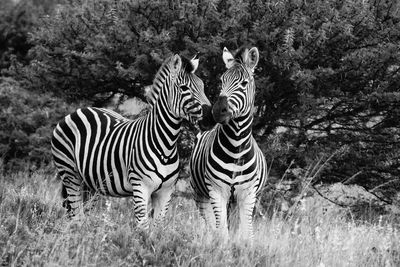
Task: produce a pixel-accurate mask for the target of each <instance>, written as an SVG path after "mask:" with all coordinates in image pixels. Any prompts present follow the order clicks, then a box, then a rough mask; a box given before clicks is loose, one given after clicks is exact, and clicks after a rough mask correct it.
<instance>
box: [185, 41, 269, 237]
mask: <svg viewBox="0 0 400 267" xmlns="http://www.w3.org/2000/svg"><path fill="white" fill-rule="evenodd" d="M258 59H259V53H258V49H257V48H256V47H253V48H251V49H247V48H242V49H240V50H239V51H238V52H237V53H236V55H235V57H234V56H233V55H232V54H231V53H230V52H229V51H228V50H227V49H226V48H224V51H223V60H224V62H225V65H226V67H227V70H226V72H225V73H224V74H223V75H222V77H221V80H222V90H221V93H220V95H219V97H218V99H217V102H216V103H215V104H214V106H213V109H212V115H213V117H214V119H215V121H216V122H218V124H217V126H216V127H214V128H213V129H212V130H211V131H208V132H204V133H202V134H200V135H198V140H197V143H196V144H195V147H194V150H193V152H192V155H191V159H190V171H191V186H192V187H193V189H194V192H195V200H196V204H197V206H198V208H199V210H200V213H201V215H202V216H203V217H204V218H205V220H206V223H207V224H213V225H215V226H216V227H217V228H218V229H221V230H222V233H223V236H224V237H227V236H228V218H227V217H228V211H229V209H228V207H229V204H234V205H232V206H231V207H233V206H235V207H237V209H238V211H239V227H240V228H239V229H240V230H241V233H242V234H243V235H244V236H247V237H250V238H251V239H252V238H253V225H252V213H253V210H254V206H255V202H256V198H257V194H258V193H259V192H260V190H261V189H262V187H263V185H264V183H265V181H266V178H267V165H266V161H265V158H264V155H263V152H262V151H261V149H260V148H259V147H258V145H257V143H256V141H255V140H254V138H253V135H252V128H251V126H252V122H253V108H254V98H255V83H254V77H253V75H254V69H255V67H256V66H257V63H258Z"/></svg>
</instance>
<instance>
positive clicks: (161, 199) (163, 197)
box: [151, 186, 174, 225]
mask: <svg viewBox="0 0 400 267" xmlns="http://www.w3.org/2000/svg"><path fill="white" fill-rule="evenodd" d="M173 191H174V187H173V186H170V187H165V188H160V189H159V190H158V191H156V192H154V193H153V194H152V196H151V202H152V205H153V209H154V223H155V225H159V224H160V223H162V222H163V220H164V218H165V215H166V214H167V211H168V208H169V204H170V202H171V195H172V192H173Z"/></svg>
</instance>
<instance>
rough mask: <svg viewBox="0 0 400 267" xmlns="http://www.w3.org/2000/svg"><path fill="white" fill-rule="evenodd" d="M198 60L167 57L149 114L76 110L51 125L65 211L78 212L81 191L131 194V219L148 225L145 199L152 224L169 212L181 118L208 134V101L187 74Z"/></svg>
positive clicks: (154, 87)
mask: <svg viewBox="0 0 400 267" xmlns="http://www.w3.org/2000/svg"><path fill="white" fill-rule="evenodd" d="M197 67H198V58H197V56H195V57H194V58H193V59H192V60H188V59H186V58H185V57H181V56H179V55H177V54H176V55H174V56H171V57H169V58H168V59H167V60H165V62H164V63H163V64H162V66H161V67H160V69H159V70H158V72H157V74H156V76H155V78H154V80H153V85H152V88H151V91H150V93H149V97H148V101H149V104H150V111H149V113H148V114H146V115H144V116H142V117H139V118H137V119H136V120H129V119H127V118H125V117H123V116H121V115H120V114H118V113H116V112H114V111H111V110H107V109H104V108H95V107H87V108H81V109H78V110H76V111H75V112H73V113H71V114H69V115H67V116H66V117H65V118H64V119H63V120H62V121H61V122H59V123H58V125H57V126H56V128H55V129H54V131H53V136H52V141H51V147H52V154H53V159H54V163H55V166H56V168H57V171H58V176H59V177H60V178H61V180H62V192H63V196H64V206H65V207H66V208H67V210H68V214H70V215H71V216H72V217H73V216H75V215H76V214H78V213H81V212H80V211H81V206H82V203H83V201H84V200H85V199H84V197H85V195H84V192H83V191H85V190H88V191H89V192H92V193H93V192H96V193H99V194H101V195H107V196H114V197H127V196H133V200H134V212H135V222H136V224H137V225H138V226H139V227H142V228H144V229H146V228H148V227H149V215H148V213H149V209H150V208H149V201H151V203H152V206H153V212H154V213H153V214H154V219H155V220H162V219H163V218H164V216H165V214H166V212H167V210H168V205H169V202H170V200H171V194H172V192H173V189H174V186H175V183H176V180H177V177H178V174H179V169H178V165H179V158H178V152H177V139H178V136H179V133H180V129H181V123H182V120H183V119H187V120H189V121H190V122H192V123H195V122H198V123H199V126H200V128H203V129H207V127H211V126H208V125H207V123H206V122H207V120H203V119H202V118H203V117H204V118H205V117H207V116H210V115H207V113H211V104H210V102H209V100H208V99H207V97H206V96H205V94H204V84H203V81H202V80H201V79H200V78H199V77H197V76H196V75H195V74H194V72H195V71H196V69H197Z"/></svg>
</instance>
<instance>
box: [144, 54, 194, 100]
mask: <svg viewBox="0 0 400 267" xmlns="http://www.w3.org/2000/svg"><path fill="white" fill-rule="evenodd" d="M173 58H174V56H170V57H169V58H167V59H166V60H165V61H164V62H163V64H162V65H161V67H160V68H159V70H158V71H157V73H156V75H155V77H154V80H153V84H152V85H151V86H150V88H149V90H148V91H147V92H146V93H145V94H146V95H147V99H148V102H149V104H150V105H151V106H153V105H154V104H155V103H156V102H157V99H158V96H159V95H160V91H161V88H162V87H163V83H164V80H163V79H165V77H163V75H162V73H163V72H165V71H167V72H169V70H165V69H166V68H169V67H170V63H171V61H172V59H173ZM181 60H182V66H181V71H184V72H185V73H191V72H193V70H194V66H193V64H192V63H191V61H190V60H189V59H187V58H185V57H182V56H181Z"/></svg>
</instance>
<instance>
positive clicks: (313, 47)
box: [0, 0, 400, 203]
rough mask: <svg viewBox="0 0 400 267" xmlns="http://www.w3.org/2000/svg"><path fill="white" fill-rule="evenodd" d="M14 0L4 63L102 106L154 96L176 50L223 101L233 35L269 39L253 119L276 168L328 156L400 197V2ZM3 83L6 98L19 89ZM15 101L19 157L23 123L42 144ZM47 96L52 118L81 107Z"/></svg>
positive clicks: (340, 172) (2, 37) (40, 85)
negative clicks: (158, 76)
mask: <svg viewBox="0 0 400 267" xmlns="http://www.w3.org/2000/svg"><path fill="white" fill-rule="evenodd" d="M14 2H15V1H14ZM14 2H12V1H11V0H10V1H2V2H1V4H0V10H1V11H0V58H1V62H0V67H1V68H2V75H3V77H7V79H10V78H12V79H13V80H16V81H17V82H16V83H18V84H19V85H20V86H21V87H23V88H24V89H25V90H28V91H30V92H36V93H40V94H42V95H43V93H46V97H50V96H47V93H51V95H55V96H57V97H62V99H64V100H65V101H68V103H72V102H77V101H81V100H86V101H88V102H89V103H90V104H91V105H96V106H104V105H105V104H106V103H108V101H109V100H110V99H111V98H113V97H114V96H115V95H117V94H118V95H119V94H123V95H126V96H129V97H137V98H140V99H143V100H145V96H144V90H143V88H144V87H145V86H147V85H149V84H151V82H152V79H153V77H154V74H155V72H156V71H157V69H158V67H159V66H160V64H161V62H162V61H163V60H164V59H165V58H166V57H167V56H169V55H171V54H172V53H180V54H182V55H185V56H187V57H191V56H193V55H194V54H195V53H199V54H200V67H199V76H200V77H201V78H202V79H203V80H204V82H205V86H206V92H207V93H208V95H209V96H210V99H211V100H213V99H214V97H215V96H216V94H217V93H218V91H219V88H220V81H219V77H220V75H221V74H222V73H223V71H224V65H223V62H222V59H221V55H222V49H223V47H224V46H226V47H227V48H229V49H231V50H234V49H236V48H239V47H240V46H242V45H252V46H257V47H258V48H259V50H260V62H259V67H258V68H257V70H256V86H257V90H258V95H257V101H256V105H257V106H256V110H255V115H256V119H255V123H254V126H253V127H254V132H255V135H256V137H257V138H258V140H259V142H260V144H261V146H262V148H263V150H264V151H265V154H266V157H267V158H268V162H269V163H272V170H273V173H274V174H276V175H277V176H278V177H281V176H282V175H283V173H284V172H285V171H287V169H288V168H289V170H288V171H287V173H293V175H292V176H290V175H286V177H287V178H289V179H298V178H299V175H298V173H299V172H300V173H306V172H307V170H312V168H314V167H316V165H318V162H320V164H321V163H323V162H326V161H327V160H328V159H329V161H328V162H326V164H325V165H324V168H323V170H322V171H321V172H320V173H319V174H318V175H316V176H315V178H314V180H313V181H312V183H313V184H315V183H333V182H343V183H347V184H358V185H361V186H364V187H365V188H367V189H368V190H370V191H371V192H373V193H374V194H377V196H379V197H380V198H382V199H383V200H384V201H387V202H389V203H390V202H391V201H392V199H393V197H394V196H395V194H396V193H397V192H398V190H399V189H400V183H399V177H400V120H399V116H400V89H399V88H400V64H399V62H400V4H398V3H397V1H391V0H346V1H343V0H326V1H315V0H307V1H304V0H291V1H281V0H269V1H261V0H260V1H253V0H244V1H237V0H221V1H213V0H205V1H184V0H181V1H179V0H170V1H141V0H136V1H135V0H131V1H128V0H124V1H114V0H85V1H83V0H81V1H80V0H69V1H67V0H66V1H50V0H48V1H33V0H25V1H23V0H21V1H20V2H19V3H18V4H15V3H14ZM3 81H4V78H3ZM7 84H8V85H9V84H10V81H9V80H8V81H7ZM11 91H12V90H11ZM4 92H5V91H4V90H3V91H0V93H1V96H0V97H1V98H2V99H0V101H3V103H5V101H6V100H7V97H10V96H9V95H8V94H6V93H4ZM14 93H15V94H18V93H17V92H14ZM14 93H12V94H14ZM4 99H6V100H4ZM10 99H11V98H10ZM18 99H19V98H18ZM28 100H29V98H27V101H25V102H24V104H25V105H27V106H29V105H30V104H29V101H28ZM49 101H50V100H49ZM54 101H55V100H54ZM57 101H61V100H57ZM50 102H51V101H50ZM46 103H47V104H46ZM63 103H64V102H63ZM12 105H13V104H11V103H10V104H9V106H7V105H6V104H4V105H2V107H1V108H2V110H1V112H2V114H1V116H2V117H1V120H2V122H1V123H2V124H3V123H4V125H7V127H1V129H0V134H1V136H0V142H1V147H0V148H1V151H0V153H2V154H3V155H7V161H8V160H11V159H13V158H15V157H16V156H17V155H19V157H20V158H21V157H24V155H27V153H30V151H27V150H26V148H25V147H24V148H23V149H22V148H21V149H20V150H21V151H20V152H21V153H20V154H18V153H14V152H15V151H18V142H15V138H14V139H13V137H12V135H13V132H14V135H15V132H18V133H20V134H25V135H27V137H26V142H28V143H29V144H30V147H31V148H30V149H31V150H32V149H33V150H34V149H36V148H35V145H32V144H31V143H30V138H31V137H30V136H31V134H27V133H26V131H25V129H24V128H23V127H22V126H19V124H18V123H16V122H12V121H11V120H12V119H10V117H9V116H6V115H4V114H6V112H7V108H8V112H9V110H10V107H11V108H12ZM35 105H36V104H35ZM39 105H42V106H43V105H44V106H45V107H47V108H48V109H49V110H51V111H54V112H53V114H54V116H51V115H52V114H50V116H49V118H47V119H46V118H43V119H42V120H39V125H40V123H42V124H43V125H44V124H46V123H47V124H46V127H47V128H46V129H47V130H49V131H51V130H50V129H51V127H52V126H53V125H54V123H55V122H56V121H57V120H58V119H59V118H60V117H61V116H62V115H65V114H66V112H67V110H68V107H64V108H61V109H60V107H61V106H62V105H59V104H57V105H53V106H51V105H50V104H48V102H45V103H41V104H39ZM49 105H50V106H49ZM4 107H6V108H4ZM32 108H33V106H32ZM27 109H29V108H28V107H27ZM42 110H43V108H42ZM20 111H21V109H19V110H17V111H16V112H17V113H18V112H20ZM41 112H42V111H41ZM40 114H43V113H40ZM20 120H22V119H20ZM46 121H47V122H46ZM49 122H50V123H49ZM19 123H20V124H22V122H20V121H19ZM43 125H41V127H44V126H43ZM33 126H35V125H33ZM18 127H20V128H19V129H18ZM34 128H35V127H34ZM32 131H33V132H34V133H35V134H37V133H36V132H35V131H34V130H33V129H32ZM49 134H51V133H48V132H47V131H46V133H45V135H46V136H49ZM39 135H40V134H39ZM20 139H21V138H20ZM185 139H188V140H192V136H191V135H184V138H182V142H183V143H185V144H187V142H186V141H187V140H185ZM44 140H48V138H47V139H46V138H45V139H44ZM10 144H12V145H13V146H14V147H13V148H12V149H14V150H13V151H14V152H12V151H11V145H10ZM41 144H42V143H41ZM15 146H16V147H15ZM20 146H21V147H23V146H22V145H20ZM28 147H29V146H28ZM43 147H44V148H43ZM45 148H48V146H47V147H46V146H44V145H43V144H42V150H45ZM185 149H186V150H190V146H187V145H186V146H185ZM10 151H11V152H10ZM40 151H41V150H40ZM40 151H39V152H40ZM182 153H183V155H184V156H187V155H188V153H187V151H186V152H185V151H183V152H182ZM37 157H38V158H39V159H40V156H37ZM46 157H47V156H46ZM28 158H29V157H25V159H28ZM46 159H47V158H46ZM4 164H6V162H5V163H4ZM317 167H318V166H317ZM291 170H296V171H291ZM308 173H309V174H310V173H312V171H308ZM295 174H296V175H295ZM300 177H301V175H300Z"/></svg>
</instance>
